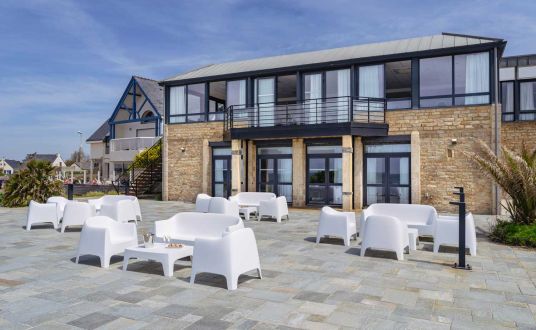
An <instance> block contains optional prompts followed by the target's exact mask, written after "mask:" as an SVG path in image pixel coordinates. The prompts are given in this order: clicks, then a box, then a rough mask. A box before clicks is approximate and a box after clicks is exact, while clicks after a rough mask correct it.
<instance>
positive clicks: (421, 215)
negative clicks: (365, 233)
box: [363, 203, 437, 225]
mask: <svg viewBox="0 0 536 330" xmlns="http://www.w3.org/2000/svg"><path fill="white" fill-rule="evenodd" d="M363 214H364V215H365V216H366V217H367V221H368V217H369V216H371V215H386V216H391V217H395V218H398V219H399V220H400V221H402V222H405V221H412V222H420V223H421V224H422V225H433V224H434V221H435V220H436V219H437V212H436V210H435V208H434V207H433V206H430V205H421V204H388V203H378V204H372V205H370V206H369V207H368V208H366V210H365V211H364V212H363Z"/></svg>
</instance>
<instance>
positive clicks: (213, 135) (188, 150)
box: [164, 122, 223, 201]
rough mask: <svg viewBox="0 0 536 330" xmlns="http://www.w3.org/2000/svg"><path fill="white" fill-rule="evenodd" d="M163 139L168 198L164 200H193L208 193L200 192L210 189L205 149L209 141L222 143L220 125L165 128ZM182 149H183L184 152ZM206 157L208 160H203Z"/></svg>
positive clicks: (197, 124)
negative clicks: (199, 194)
mask: <svg viewBox="0 0 536 330" xmlns="http://www.w3.org/2000/svg"><path fill="white" fill-rule="evenodd" d="M164 138H165V141H164V145H165V148H166V150H165V153H167V162H166V163H167V166H165V168H164V172H166V173H165V175H164V177H165V180H166V182H164V185H167V189H165V190H167V196H164V198H166V197H167V200H182V201H194V200H195V197H196V195H197V194H198V193H200V192H205V193H210V191H203V190H204V189H203V186H205V187H206V188H208V189H210V187H211V186H212V185H211V183H210V180H211V167H210V166H211V162H210V152H207V150H206V149H207V148H208V142H212V141H222V139H223V124H222V123H221V122H214V123H192V124H187V125H166V131H165V137H164ZM181 148H184V152H183V151H182V150H181ZM203 154H204V155H205V156H203ZM207 154H208V155H209V156H208V159H204V158H205V157H207ZM207 165H208V166H207ZM203 183H205V184H203ZM206 188H205V189H206Z"/></svg>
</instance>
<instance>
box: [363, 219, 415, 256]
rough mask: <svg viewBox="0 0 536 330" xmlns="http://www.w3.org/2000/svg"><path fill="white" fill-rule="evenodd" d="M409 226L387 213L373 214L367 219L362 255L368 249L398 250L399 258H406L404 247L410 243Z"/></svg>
mask: <svg viewBox="0 0 536 330" xmlns="http://www.w3.org/2000/svg"><path fill="white" fill-rule="evenodd" d="M407 229H408V227H407V226H406V225H405V224H403V223H402V222H401V221H400V220H398V219H397V218H394V217H390V216H386V215H371V216H368V217H367V220H366V221H365V236H364V237H363V241H362V242H361V256H362V257H363V256H365V252H366V251H367V249H369V248H371V249H381V250H390V251H394V252H396V257H397V259H398V260H404V249H405V248H406V246H408V245H409V240H408V231H407Z"/></svg>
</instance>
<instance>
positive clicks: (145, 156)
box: [130, 140, 162, 168]
mask: <svg viewBox="0 0 536 330" xmlns="http://www.w3.org/2000/svg"><path fill="white" fill-rule="evenodd" d="M161 154H162V140H159V141H158V142H157V143H156V144H155V145H154V146H152V147H151V148H149V149H146V150H144V151H142V152H140V153H139V154H137V155H136V158H134V161H133V162H132V165H130V167H131V168H133V167H138V168H140V167H147V166H149V165H151V164H153V163H155V162H156V161H157V160H158V159H159V158H160V155H161Z"/></svg>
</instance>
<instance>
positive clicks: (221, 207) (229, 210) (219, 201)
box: [208, 197, 240, 218]
mask: <svg viewBox="0 0 536 330" xmlns="http://www.w3.org/2000/svg"><path fill="white" fill-rule="evenodd" d="M208 213H218V214H227V215H232V216H237V217H239V218H240V211H239V207H238V204H237V203H236V202H234V201H229V200H227V199H225V198H223V197H212V198H211V199H210V204H209V206H208Z"/></svg>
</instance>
